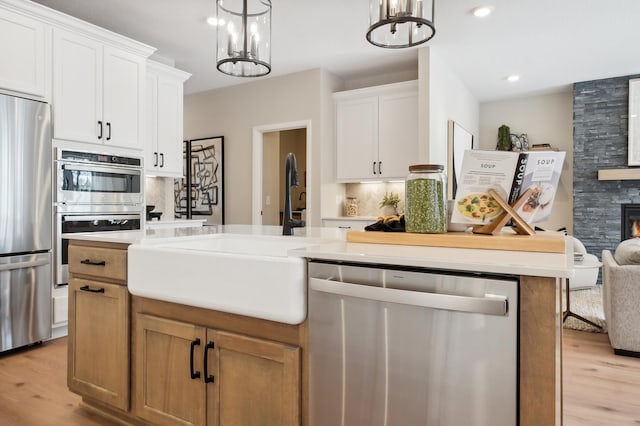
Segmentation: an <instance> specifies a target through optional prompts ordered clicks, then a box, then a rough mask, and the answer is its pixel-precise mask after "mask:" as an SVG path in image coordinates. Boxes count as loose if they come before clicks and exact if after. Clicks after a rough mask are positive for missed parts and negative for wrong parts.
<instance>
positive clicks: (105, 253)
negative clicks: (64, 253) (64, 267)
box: [69, 245, 127, 282]
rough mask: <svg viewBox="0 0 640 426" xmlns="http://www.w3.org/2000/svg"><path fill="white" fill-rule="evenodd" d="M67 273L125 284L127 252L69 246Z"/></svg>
mask: <svg viewBox="0 0 640 426" xmlns="http://www.w3.org/2000/svg"><path fill="white" fill-rule="evenodd" d="M69 273H71V274H74V275H90V276H92V277H96V278H103V279H104V278H106V279H111V280H118V281H125V282H126V281H127V251H126V250H120V249H113V248H104V247H87V246H74V245H70V246H69Z"/></svg>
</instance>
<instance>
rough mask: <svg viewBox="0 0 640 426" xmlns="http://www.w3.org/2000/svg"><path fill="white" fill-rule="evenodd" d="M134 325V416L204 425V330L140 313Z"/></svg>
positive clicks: (157, 422) (166, 422)
mask: <svg viewBox="0 0 640 426" xmlns="http://www.w3.org/2000/svg"><path fill="white" fill-rule="evenodd" d="M135 323H136V325H135V347H134V355H133V356H134V359H135V361H134V362H135V364H134V365H135V377H134V391H133V392H134V413H135V415H136V416H138V417H140V418H142V419H145V420H147V421H148V422H150V423H152V424H154V425H176V424H180V425H204V424H205V410H206V405H205V404H206V399H205V383H204V380H203V374H204V372H203V368H202V367H203V365H202V363H203V357H202V354H203V348H204V344H205V338H206V332H205V329H204V328H202V327H198V326H195V325H192V324H187V323H183V322H178V321H172V320H167V319H164V318H158V317H154V316H150V315H145V314H140V313H138V314H136V319H135ZM192 368H193V371H192ZM192 372H194V373H197V374H196V375H194V376H192V374H191V373H192ZM192 377H193V378H192Z"/></svg>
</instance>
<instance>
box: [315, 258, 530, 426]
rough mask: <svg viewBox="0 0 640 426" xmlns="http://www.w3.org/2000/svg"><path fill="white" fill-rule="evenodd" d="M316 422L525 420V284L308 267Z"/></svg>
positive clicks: (358, 267)
mask: <svg viewBox="0 0 640 426" xmlns="http://www.w3.org/2000/svg"><path fill="white" fill-rule="evenodd" d="M308 270H309V354H310V366H309V368H310V377H309V385H310V390H309V398H310V423H311V425H312V426H338V425H343V426H357V425H362V426H365V425H366V426H373V425H385V426H413V425H449V426H462V425H464V426H470V425H474V426H482V425H487V426H489V425H491V426H503V425H504V426H506V425H509V426H513V425H516V424H518V416H517V411H518V410H517V403H518V402H517V401H518V392H517V389H518V387H517V386H518V379H517V377H518V375H517V373H518V356H517V354H518V335H517V326H518V318H517V312H518V281H517V278H506V279H504V278H496V277H482V276H473V275H467V276H463V275H450V274H447V273H442V272H434V271H429V270H421V269H408V268H397V267H393V266H386V265H367V264H345V263H328V262H325V261H310V262H309V269H308Z"/></svg>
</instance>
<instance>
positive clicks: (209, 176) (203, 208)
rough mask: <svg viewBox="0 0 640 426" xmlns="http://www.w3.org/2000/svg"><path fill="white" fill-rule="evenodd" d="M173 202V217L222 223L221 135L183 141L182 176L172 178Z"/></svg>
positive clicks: (222, 171)
mask: <svg viewBox="0 0 640 426" xmlns="http://www.w3.org/2000/svg"><path fill="white" fill-rule="evenodd" d="M188 188H189V190H187V189H188ZM175 206H176V211H175V217H176V218H186V219H205V225H223V224H224V136H215V137H210V138H200V139H191V140H187V141H184V144H183V177H182V179H179V180H176V181H175Z"/></svg>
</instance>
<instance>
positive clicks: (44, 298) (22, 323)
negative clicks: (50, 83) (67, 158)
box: [0, 94, 53, 351]
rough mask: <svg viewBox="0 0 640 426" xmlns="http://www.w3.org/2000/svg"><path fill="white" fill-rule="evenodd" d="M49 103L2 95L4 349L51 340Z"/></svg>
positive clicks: (0, 289)
mask: <svg viewBox="0 0 640 426" xmlns="http://www.w3.org/2000/svg"><path fill="white" fill-rule="evenodd" d="M51 150H52V148H51V112H50V107H49V105H48V104H46V103H43V102H37V101H32V100H28V99H22V98H17V97H14V96H7V95H2V94H0V351H5V350H8V349H12V348H17V347H20V346H25V345H28V344H31V343H35V342H38V341H42V340H45V339H48V338H50V337H51V288H52V284H51V245H52V222H53V216H52V200H51V198H52V186H51V185H52V172H51V166H52V152H51Z"/></svg>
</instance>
